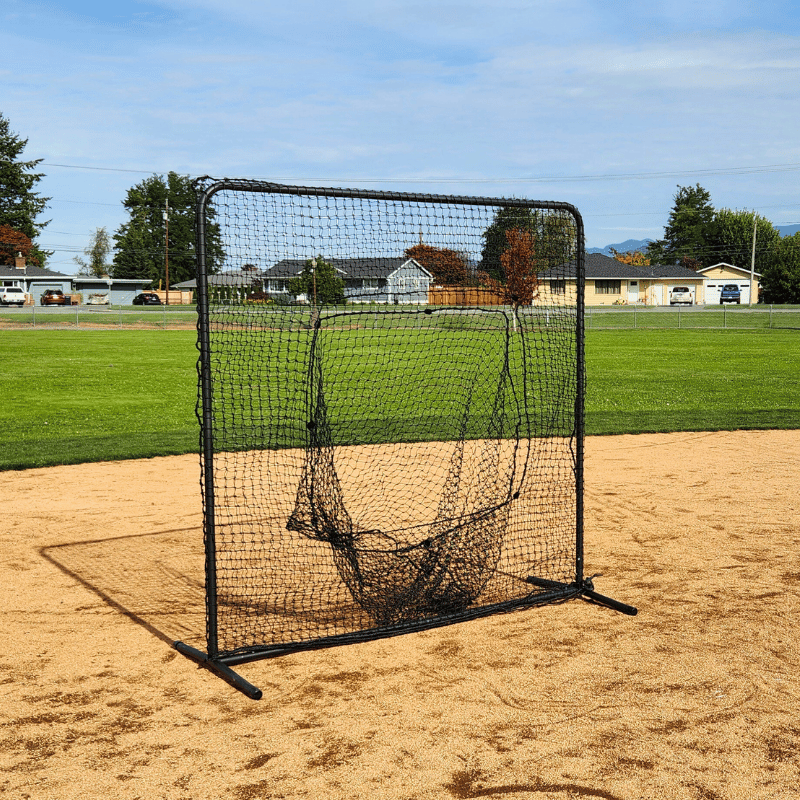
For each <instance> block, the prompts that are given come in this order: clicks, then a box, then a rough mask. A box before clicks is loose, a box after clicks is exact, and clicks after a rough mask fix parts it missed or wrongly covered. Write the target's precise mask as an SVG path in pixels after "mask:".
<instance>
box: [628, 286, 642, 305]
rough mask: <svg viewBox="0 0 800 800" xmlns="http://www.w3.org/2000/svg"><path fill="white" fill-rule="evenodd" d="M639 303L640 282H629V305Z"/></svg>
mask: <svg viewBox="0 0 800 800" xmlns="http://www.w3.org/2000/svg"><path fill="white" fill-rule="evenodd" d="M638 302H639V281H628V304H630V303H638Z"/></svg>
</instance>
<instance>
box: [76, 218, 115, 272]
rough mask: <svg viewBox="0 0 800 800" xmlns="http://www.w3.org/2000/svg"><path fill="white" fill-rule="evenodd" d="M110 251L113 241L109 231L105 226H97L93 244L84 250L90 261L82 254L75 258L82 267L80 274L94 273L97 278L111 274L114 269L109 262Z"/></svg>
mask: <svg viewBox="0 0 800 800" xmlns="http://www.w3.org/2000/svg"><path fill="white" fill-rule="evenodd" d="M110 252H111V241H110V240H109V238H108V232H107V231H106V229H105V228H95V232H94V233H93V234H92V241H91V244H90V245H89V246H88V247H87V248H86V249H85V250H84V251H83V253H84V255H85V256H86V258H87V259H88V261H87V260H86V259H83V258H81V257H80V256H75V258H74V259H73V260H74V261H75V263H76V264H77V265H78V266H79V267H80V270H78V274H79V275H94V276H95V277H97V278H102V277H103V276H104V275H110V274H111V273H112V271H113V267H112V266H111V265H110V264H108V263H107V262H108V254H109V253H110Z"/></svg>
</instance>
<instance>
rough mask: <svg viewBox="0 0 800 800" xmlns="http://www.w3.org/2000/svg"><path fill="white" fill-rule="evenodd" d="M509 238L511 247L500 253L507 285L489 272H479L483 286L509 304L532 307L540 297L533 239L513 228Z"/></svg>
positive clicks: (508, 233)
mask: <svg viewBox="0 0 800 800" xmlns="http://www.w3.org/2000/svg"><path fill="white" fill-rule="evenodd" d="M506 239H507V240H508V247H507V248H506V249H505V250H504V251H503V252H502V253H501V254H500V264H501V265H502V267H503V272H504V273H505V276H506V282H505V283H501V282H500V281H498V280H496V279H494V278H492V277H491V276H490V275H488V274H487V273H485V272H480V273H478V279H479V281H480V283H481V284H482V285H483V286H486V287H487V288H489V289H493V290H494V291H496V292H499V293H500V294H501V295H502V296H503V298H504V300H505V302H506V303H508V304H509V305H513V306H514V307H515V308H516V307H517V306H529V305H531V303H533V300H534V298H535V297H537V295H538V294H539V278H538V277H537V275H536V266H535V260H534V256H535V251H534V246H533V237H532V236H531V233H530V231H526V230H522V229H520V228H512V229H510V230H507V231H506Z"/></svg>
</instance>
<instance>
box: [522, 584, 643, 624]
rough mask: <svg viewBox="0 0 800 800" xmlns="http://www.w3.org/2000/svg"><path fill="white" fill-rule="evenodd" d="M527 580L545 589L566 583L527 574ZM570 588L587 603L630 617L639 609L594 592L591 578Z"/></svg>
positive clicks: (563, 585) (562, 585)
mask: <svg viewBox="0 0 800 800" xmlns="http://www.w3.org/2000/svg"><path fill="white" fill-rule="evenodd" d="M527 582H528V583H530V584H532V585H533V586H541V587H542V588H545V589H555V588H557V587H562V588H564V587H565V586H566V584H563V583H559V582H558V581H551V580H547V579H546V578H537V577H536V576H534V575H531V576H529V577H528V578H527ZM572 588H573V589H575V590H576V594H577V595H579V596H580V597H581V598H582V599H583V600H586V601H587V602H589V603H594V604H595V605H599V606H605V607H606V608H610V609H612V610H614V611H619V612H620V613H621V614H627V615H628V616H630V617H635V616H636V615H637V614H638V613H639V610H638V609H637V608H636V607H635V606H629V605H628V604H627V603H621V602H620V601H619V600H613V599H612V598H610V597H606V596H605V595H603V594H600V593H599V592H596V591H595V590H594V584H593V583H592V579H591V578H586V579H584V581H583V585H577V588H576V585H575V584H572Z"/></svg>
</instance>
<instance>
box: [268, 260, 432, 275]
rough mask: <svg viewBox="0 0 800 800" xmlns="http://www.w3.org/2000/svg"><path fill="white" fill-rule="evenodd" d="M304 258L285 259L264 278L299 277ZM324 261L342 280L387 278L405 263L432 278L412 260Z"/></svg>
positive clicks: (303, 265)
mask: <svg viewBox="0 0 800 800" xmlns="http://www.w3.org/2000/svg"><path fill="white" fill-rule="evenodd" d="M307 260H308V259H305V258H285V259H283V261H279V262H278V263H277V264H275V265H273V266H272V267H270V268H269V269H266V270H264V277H265V278H294V277H295V276H297V275H299V274H300V273H301V272H302V271H303V268H304V267H305V265H306V261H307ZM325 261H326V262H327V263H328V264H330V265H331V266H332V267H333V268H334V269H335V270H336V271H337V272H338V273H339V275H340V277H342V278H344V279H346V280H347V279H350V280H352V279H363V278H388V277H389V275H391V274H392V273H393V272H396V271H397V270H398V269H400V267H402V266H403V265H404V264H406V263H407V262H409V261H410V262H411V263H413V264H414V265H415V266H416V267H418V268H419V269H420V270H421V271H422V272H424V273H425V274H426V275H428V276H429V277H433V276H432V275H431V274H430V272H428V270H426V269H425V268H424V267H423V266H421V265H420V264H419V262H417V261H415V260H414V259H413V258H407V257H402V258H393V257H388V256H387V257H378V258H328V259H325Z"/></svg>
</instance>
